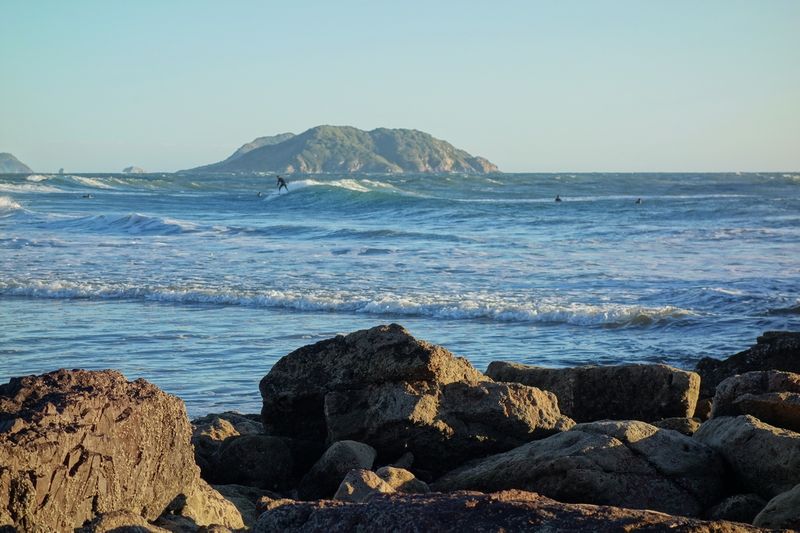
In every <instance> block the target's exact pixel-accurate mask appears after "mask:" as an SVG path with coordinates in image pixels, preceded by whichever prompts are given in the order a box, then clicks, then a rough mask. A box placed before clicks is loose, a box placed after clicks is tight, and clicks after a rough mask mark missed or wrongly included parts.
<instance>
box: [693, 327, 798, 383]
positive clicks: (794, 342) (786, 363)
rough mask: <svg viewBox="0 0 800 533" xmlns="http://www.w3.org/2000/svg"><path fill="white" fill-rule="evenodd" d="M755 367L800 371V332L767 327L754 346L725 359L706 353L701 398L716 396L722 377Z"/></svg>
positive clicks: (701, 368) (700, 368) (700, 365)
mask: <svg viewBox="0 0 800 533" xmlns="http://www.w3.org/2000/svg"><path fill="white" fill-rule="evenodd" d="M754 370H784V371H786V372H794V373H798V374H800V332H789V331H767V332H766V333H764V334H763V335H762V336H760V337H758V339H757V341H756V344H755V345H754V346H752V347H751V348H749V349H747V350H745V351H743V352H739V353H737V354H736V355H732V356H730V357H728V358H727V359H725V360H722V361H721V360H719V359H712V358H710V357H706V358H704V359H701V360H700V361H699V362H698V363H697V373H698V374H700V376H701V377H702V379H703V381H702V383H701V386H700V397H701V398H713V397H714V393H715V390H716V386H717V384H719V383H720V382H722V380H724V379H726V378H729V377H731V376H735V375H737V374H744V373H746V372H752V371H754Z"/></svg>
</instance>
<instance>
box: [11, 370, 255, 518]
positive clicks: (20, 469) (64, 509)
mask: <svg viewBox="0 0 800 533" xmlns="http://www.w3.org/2000/svg"><path fill="white" fill-rule="evenodd" d="M190 437H191V428H190V426H189V420H188V418H187V416H186V411H185V409H184V406H183V402H181V401H180V400H179V399H178V398H175V397H174V396H170V395H168V394H166V393H164V392H162V391H161V390H159V389H158V388H157V387H155V386H154V385H152V384H150V383H148V382H146V381H144V380H136V381H133V382H129V381H127V380H126V379H125V377H124V376H123V375H122V374H120V373H119V372H114V371H111V370H106V371H100V372H90V371H83V370H73V371H68V370H59V371H56V372H51V373H49V374H43V375H41V376H27V377H23V378H13V379H12V380H11V381H10V382H9V383H8V384H6V385H2V386H0V525H13V526H15V527H16V528H18V529H20V530H22V531H72V530H73V529H75V528H78V527H80V526H82V525H83V524H84V522H87V521H90V520H92V519H94V518H95V517H96V516H98V515H100V514H105V513H112V512H115V511H121V512H122V511H127V512H130V513H133V514H135V515H138V516H141V517H143V518H145V519H147V520H154V519H156V518H157V517H158V516H159V515H161V514H162V512H164V511H165V510H166V509H167V508H168V507H169V508H171V509H173V510H174V512H178V513H181V512H184V510H186V511H187V512H190V513H192V512H195V513H197V514H196V515H195V517H196V518H197V520H195V522H196V523H197V524H198V525H205V524H209V523H210V522H204V518H205V516H204V515H203V512H205V511H203V512H199V511H196V509H198V508H202V509H207V510H211V511H210V512H211V513H212V514H213V515H214V520H217V521H219V522H226V523H225V525H228V526H230V527H241V526H242V525H243V524H242V521H241V516H239V515H238V513H237V512H236V510H235V508H234V507H232V506H231V507H229V508H224V507H225V504H224V502H221V501H219V499H218V498H221V497H220V496H219V494H218V493H216V491H213V489H211V488H210V487H208V486H207V485H205V484H204V483H202V482H201V480H200V477H199V469H198V468H197V465H195V462H194V452H193V450H192V446H191V444H190V442H189V440H190ZM187 502H188V503H187Z"/></svg>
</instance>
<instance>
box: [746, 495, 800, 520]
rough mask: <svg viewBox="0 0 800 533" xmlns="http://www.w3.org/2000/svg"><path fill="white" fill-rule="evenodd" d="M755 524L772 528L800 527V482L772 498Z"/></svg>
mask: <svg viewBox="0 0 800 533" xmlns="http://www.w3.org/2000/svg"><path fill="white" fill-rule="evenodd" d="M753 525H755V526H758V527H765V528H772V529H800V484H799V485H796V486H795V487H794V488H793V489H791V490H788V491H786V492H782V493H780V494H778V495H777V496H775V497H774V498H772V499H771V500H770V501H769V502H768V503H767V505H766V507H764V509H763V510H762V511H761V512H760V513H758V516H756V518H755V520H753Z"/></svg>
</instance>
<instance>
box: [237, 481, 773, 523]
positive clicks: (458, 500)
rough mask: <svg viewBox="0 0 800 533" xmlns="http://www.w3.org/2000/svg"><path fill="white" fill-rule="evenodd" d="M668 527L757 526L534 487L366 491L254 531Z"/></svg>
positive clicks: (287, 513) (285, 515) (279, 513)
mask: <svg viewBox="0 0 800 533" xmlns="http://www.w3.org/2000/svg"><path fill="white" fill-rule="evenodd" d="M637 530H646V531H664V532H667V531H671V532H676V531H677V532H692V533H712V532H714V533H740V532H742V533H744V532H751V531H758V530H757V529H755V528H753V527H750V526H746V525H744V524H735V523H732V522H704V521H701V520H695V519H691V518H684V517H678V516H669V515H666V514H662V513H656V512H652V511H637V510H631V509H620V508H616V507H600V506H595V505H575V504H568V503H559V502H556V501H553V500H551V499H549V498H546V497H544V496H541V495H539V494H535V493H531V492H523V491H504V492H498V493H495V494H481V493H477V492H455V493H451V494H437V493H431V494H400V493H395V494H384V495H373V496H372V497H371V498H369V499H368V500H367V501H366V502H363V503H347V502H336V501H316V502H294V503H287V504H284V505H281V506H278V507H275V508H273V509H271V510H269V511H267V512H265V513H264V514H262V515H261V517H260V518H259V519H258V522H256V526H255V528H253V531H254V532H256V533H284V532H306V531H309V532H310V531H326V532H328V533H337V532H343V533H344V532H348V533H349V532H351V531H396V532H406V531H407V532H421V531H437V532H454V533H463V532H464V531H485V532H490V531H491V532H496V531H547V532H561V531H563V532H578V531H592V532H597V533H611V532H615V533H616V532H619V531H637Z"/></svg>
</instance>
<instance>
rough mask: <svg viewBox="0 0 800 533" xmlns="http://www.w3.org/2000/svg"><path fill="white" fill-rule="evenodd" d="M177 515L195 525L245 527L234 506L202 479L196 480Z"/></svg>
mask: <svg viewBox="0 0 800 533" xmlns="http://www.w3.org/2000/svg"><path fill="white" fill-rule="evenodd" d="M177 514H179V515H181V516H184V517H186V518H188V519H190V520H192V521H193V522H194V523H195V524H197V525H209V524H217V525H224V526H226V527H229V528H233V529H240V528H243V527H244V525H245V524H244V520H243V519H242V515H241V513H240V512H239V510H238V509H237V508H236V506H235V505H234V504H233V503H232V502H230V501H228V500H227V499H225V497H224V496H222V494H220V493H219V492H217V491H216V490H214V489H213V488H212V487H211V486H210V485H209V484H208V483H206V482H205V481H203V480H202V479H198V480H197V482H196V483H195V485H194V489H193V490H192V491H190V492H189V494H188V495H187V497H186V503H185V505H184V506H183V508H181V509H180V511H179V512H178V513H177Z"/></svg>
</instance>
